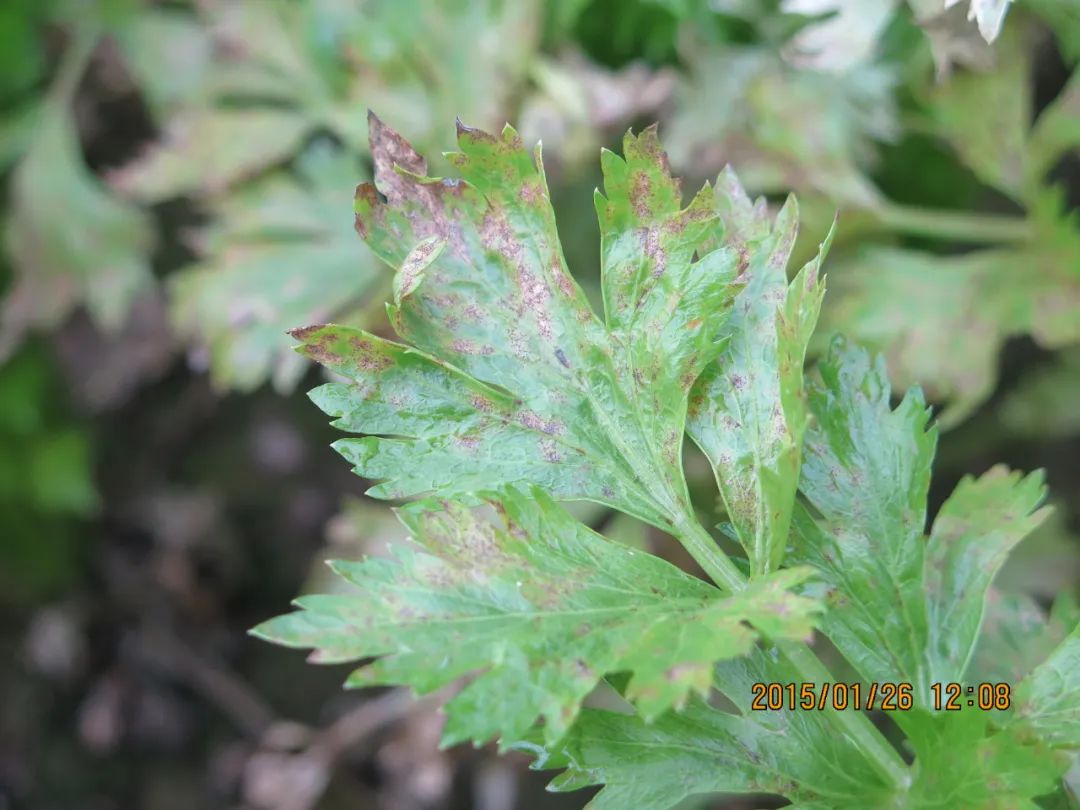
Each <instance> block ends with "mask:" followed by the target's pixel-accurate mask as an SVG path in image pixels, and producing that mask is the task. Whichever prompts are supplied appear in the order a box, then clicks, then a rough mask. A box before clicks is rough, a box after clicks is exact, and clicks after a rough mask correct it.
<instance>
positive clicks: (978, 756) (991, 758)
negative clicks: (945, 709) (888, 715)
mask: <svg viewBox="0 0 1080 810" xmlns="http://www.w3.org/2000/svg"><path fill="white" fill-rule="evenodd" d="M994 714H996V713H991V712H984V711H979V710H978V709H973V710H966V709H961V710H960V711H959V712H950V713H943V714H937V715H927V714H923V713H921V712H902V713H900V714H899V715H897V719H898V720H899V721H900V722H901V724H902V725H903V726H904V729H905V731H906V732H907V733H908V735H909V739H910V740H911V745H912V748H913V749H914V751H915V768H914V780H913V784H912V786H911V792H910V795H909V797H908V798H907V803H906V804H904V805H901V806H902V807H905V808H918V809H919V810H923V809H924V808H925V810H953V808H965V810H968V809H970V810H1036V808H1037V807H1038V805H1036V804H1035V803H1034V802H1033V801H1031V800H1032V799H1033V798H1034V797H1036V796H1042V795H1044V794H1047V793H1051V792H1052V791H1054V790H1055V789H1056V788H1057V787H1058V784H1059V779H1060V778H1061V776H1062V775H1063V774H1064V773H1065V771H1066V770H1067V769H1068V765H1069V762H1068V759H1067V757H1065V756H1063V755H1062V754H1061V753H1060V752H1055V751H1052V750H1050V749H1049V748H1047V747H1045V746H1043V745H1039V744H1029V743H1028V742H1027V741H1023V740H1021V739H1020V738H1019V737H1018V736H1017V735H1016V734H1014V733H1012V731H1010V730H1003V731H994V730H992V729H991V727H990V724H991V720H992V717H993V715H994Z"/></svg>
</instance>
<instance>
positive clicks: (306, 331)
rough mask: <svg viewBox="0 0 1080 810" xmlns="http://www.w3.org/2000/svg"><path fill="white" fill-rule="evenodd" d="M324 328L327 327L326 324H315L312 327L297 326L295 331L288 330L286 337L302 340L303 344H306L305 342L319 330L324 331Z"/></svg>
mask: <svg viewBox="0 0 1080 810" xmlns="http://www.w3.org/2000/svg"><path fill="white" fill-rule="evenodd" d="M326 326H327V324H325V323H317V324H313V325H312V326H298V327H296V328H295V329H290V330H288V335H289V336H290V337H293V338H296V339H297V340H302V341H304V342H307V340H308V339H309V338H310V337H311V336H312V335H314V334H315V333H316V332H318V331H319V330H320V329H325V328H326Z"/></svg>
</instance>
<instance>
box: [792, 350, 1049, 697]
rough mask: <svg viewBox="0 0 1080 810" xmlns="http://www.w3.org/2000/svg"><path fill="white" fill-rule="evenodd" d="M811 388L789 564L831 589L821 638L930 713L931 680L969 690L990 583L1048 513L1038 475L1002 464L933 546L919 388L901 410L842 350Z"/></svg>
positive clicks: (878, 376)
mask: <svg viewBox="0 0 1080 810" xmlns="http://www.w3.org/2000/svg"><path fill="white" fill-rule="evenodd" d="M819 368H820V372H821V377H822V382H821V383H820V384H815V385H813V386H811V393H810V408H811V411H812V412H813V414H814V416H815V418H816V420H817V421H816V424H815V425H814V426H813V427H812V428H811V429H810V430H809V431H808V432H807V436H806V445H805V447H804V451H803V455H804V461H803V467H802V480H801V482H800V489H801V490H802V492H803V493H804V494H805V495H806V497H807V498H808V500H809V501H810V503H811V504H812V505H813V507H814V509H815V510H816V511H817V512H818V513H819V514H820V519H816V518H815V517H814V516H813V515H812V514H811V513H810V511H809V510H808V509H805V508H801V509H799V510H797V511H796V514H795V520H794V526H795V531H796V535H797V538H798V539H797V543H796V549H795V552H794V554H793V557H794V558H795V559H796V560H798V561H800V562H807V563H810V564H812V565H814V566H815V567H816V568H818V570H819V571H821V572H822V574H823V575H824V577H825V580H826V582H827V585H828V588H829V599H828V601H829V603H830V610H829V612H828V614H827V615H826V617H825V619H824V622H823V629H824V630H825V632H826V633H827V635H829V637H830V639H832V641H833V642H834V643H835V644H836V645H837V647H839V649H840V650H841V652H842V653H843V654H844V656H845V657H846V658H847V659H848V660H849V661H850V662H851V663H852V664H853V665H854V666H855V667H856V669H858V671H859V672H860V674H861V675H862V676H863V677H864V678H866V679H867V680H870V681H878V682H883V681H888V680H892V681H896V680H903V681H907V682H910V683H912V684H913V685H914V692H915V700H916V701H917V702H918V703H919V704H920V705H922V706H923V707H926V708H928V707H930V706H931V705H932V703H931V698H930V684H931V683H935V682H940V683H947V682H952V681H962V680H963V677H964V673H965V670H966V667H967V663H968V660H969V659H970V657H971V654H972V651H973V649H974V646H975V643H976V640H977V637H978V632H979V627H980V625H981V622H982V615H983V610H984V604H985V599H986V593H987V590H988V589H989V586H990V582H991V580H992V578H993V576H994V574H996V573H997V571H998V569H999V568H1000V567H1001V565H1002V563H1003V562H1004V560H1005V556H1006V555H1007V553H1008V551H1009V549H1011V548H1012V547H1013V546H1014V545H1015V544H1016V543H1017V542H1019V541H1020V540H1021V539H1022V538H1023V537H1024V536H1025V535H1027V534H1028V533H1029V532H1030V531H1031V530H1032V529H1033V528H1034V527H1035V526H1037V525H1038V524H1039V523H1040V522H1041V520H1042V519H1043V518H1044V517H1045V515H1046V510H1037V507H1038V505H1039V504H1040V503H1041V501H1042V500H1043V498H1044V496H1045V487H1044V486H1043V483H1042V476H1041V474H1039V473H1034V474H1031V475H1029V476H1027V477H1026V478H1021V477H1020V475H1019V474H1017V473H1010V472H1008V471H1007V470H1005V469H1004V468H1003V467H995V468H993V469H991V470H990V471H989V472H987V473H986V474H985V475H983V476H982V477H981V478H979V479H971V478H965V479H964V480H963V481H961V482H960V484H959V485H958V486H957V488H956V490H955V491H954V493H953V494H952V496H951V497H950V498H949V499H948V500H947V501H946V503H945V505H944V506H943V507H942V509H941V511H940V513H939V514H938V516H937V519H936V520H935V522H934V527H933V530H932V532H931V535H930V538H929V540H924V537H923V527H924V524H925V520H926V497H927V489H928V486H929V481H930V465H931V461H932V458H933V453H934V445H935V440H936V429H934V428H930V429H929V430H927V420H928V418H929V414H928V411H927V410H926V407H925V405H924V403H923V400H922V397H921V394H920V393H919V392H918V391H917V390H913V391H909V392H908V394H907V396H905V397H904V399H903V401H902V402H901V403H900V405H899V406H898V407H897V408H896V410H892V409H891V408H890V404H889V396H890V388H889V384H888V380H887V378H886V375H885V368H884V364H883V362H881V359H880V358H878V360H877V361H876V362H872V361H871V359H870V356H869V355H868V354H867V353H866V352H864V351H861V350H858V349H856V348H853V347H851V346H849V345H847V344H846V342H845V341H843V340H842V339H840V338H837V339H836V341H834V344H833V347H832V350H831V352H830V355H829V357H828V358H827V359H826V360H825V361H823V362H822V364H821V365H820V367H819Z"/></svg>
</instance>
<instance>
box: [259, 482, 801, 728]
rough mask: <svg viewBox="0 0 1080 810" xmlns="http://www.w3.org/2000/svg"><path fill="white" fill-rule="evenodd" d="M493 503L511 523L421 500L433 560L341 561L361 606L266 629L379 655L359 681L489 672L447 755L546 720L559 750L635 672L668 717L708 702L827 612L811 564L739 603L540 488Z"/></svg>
mask: <svg viewBox="0 0 1080 810" xmlns="http://www.w3.org/2000/svg"><path fill="white" fill-rule="evenodd" d="M485 500H486V502H487V503H488V504H489V505H490V506H492V507H494V508H496V509H498V510H499V511H500V513H501V514H502V525H497V524H496V523H493V522H490V521H484V520H480V519H478V518H477V517H476V516H475V515H474V514H473V513H471V512H469V511H468V510H467V509H465V508H464V507H461V506H457V505H454V504H451V503H447V502H420V503H417V504H411V505H409V506H407V507H404V508H403V509H402V510H401V511H400V514H401V517H402V520H403V522H404V523H405V525H406V526H407V527H408V528H409V530H410V531H411V533H412V536H413V539H414V540H415V542H416V543H417V544H418V545H419V549H403V550H401V551H400V552H399V556H398V559H397V560H396V561H393V562H391V561H386V560H368V561H365V562H361V563H350V562H337V563H335V564H334V568H335V570H336V571H337V572H338V573H339V574H341V575H342V576H343V577H345V578H346V579H348V580H349V581H350V582H352V583H353V584H354V585H356V586H357V587H358V588H359V590H358V591H356V592H355V595H353V594H350V595H339V596H308V597H303V598H301V599H300V600H299V601H298V604H299V606H300V607H301V608H302V610H301V611H300V612H298V613H294V614H291V615H289V616H284V617H281V618H278V619H274V620H272V621H270V622H267V623H266V624H263V625H260V627H258V628H256V630H255V631H254V632H255V633H256V634H257V635H260V636H262V637H264V638H267V639H270V640H273V641H277V642H280V643H284V644H288V645H290V646H299V647H313V648H315V650H316V652H315V654H314V657H315V660H319V661H327V662H337V661H353V660H358V659H361V658H367V657H372V656H378V658H377V660H376V661H374V662H373V663H370V664H368V665H366V666H364V667H362V668H360V669H359V670H357V671H356V672H354V673H353V675H352V676H351V677H350V679H349V683H350V684H351V685H353V686H360V685H373V684H391V683H401V684H408V685H410V686H412V687H414V688H415V689H417V690H418V691H420V692H429V691H432V690H434V689H437V688H439V687H442V686H444V685H446V684H448V683H450V682H451V681H453V680H454V679H456V678H458V677H460V676H462V675H465V674H469V673H475V672H479V671H481V670H482V671H483V674H480V675H478V676H477V677H476V678H475V679H474V680H472V681H471V682H470V683H469V685H468V686H466V687H465V688H464V689H463V690H462V691H461V692H460V693H459V694H458V695H457V696H456V697H455V698H454V699H453V700H451V701H450V703H449V704H448V706H447V713H448V722H447V725H446V729H445V731H444V742H445V743H447V744H450V743H454V742H459V741H462V740H466V739H472V740H476V741H478V742H482V741H485V740H488V739H491V738H492V737H495V736H497V735H500V734H501V735H503V737H504V738H506V739H510V740H514V739H518V738H520V737H521V736H522V735H524V734H525V733H526V732H527V731H528V729H529V728H530V727H531V726H532V724H533V723H534V722H535V721H536V719H537V717H542V718H543V720H544V737H545V739H546V740H547V742H549V743H554V742H555V741H556V740H558V739H559V738H561V737H562V736H563V734H564V733H565V732H566V730H567V728H568V727H569V726H570V724H571V723H572V722H573V720H574V718H575V717H576V715H577V713H578V709H579V706H580V703H581V701H582V700H583V699H584V698H585V696H586V695H588V694H589V692H591V691H592V689H593V688H594V687H595V686H596V685H597V683H598V681H599V679H600V678H601V677H603V675H605V674H606V673H609V672H628V673H631V677H630V681H629V686H628V688H627V695H628V697H629V698H630V699H631V700H632V701H633V702H634V703H635V705H636V706H637V708H638V710H639V711H640V713H641V715H642V717H643V718H644V719H645V720H646V721H649V720H653V719H656V718H657V717H659V716H660V715H661V714H662V713H663V712H665V711H666V710H667V709H669V708H671V707H672V706H680V705H682V704H683V703H685V701H686V700H687V698H688V697H689V696H690V695H692V694H695V693H696V694H700V695H705V694H707V693H708V690H709V686H710V684H711V681H712V668H713V665H714V663H715V662H716V661H718V660H720V659H724V658H729V657H733V656H739V655H745V654H746V653H747V652H749V651H750V650H751V649H752V648H753V645H754V642H755V639H756V637H757V632H755V630H752V629H750V626H748V625H752V626H753V627H754V628H756V630H757V631H759V632H761V633H765V634H767V635H769V636H770V637H772V638H805V637H806V636H808V635H809V633H810V631H811V626H812V625H811V622H812V619H813V614H814V611H815V609H816V605H815V603H814V602H813V601H812V600H809V599H804V598H802V597H797V596H795V595H793V594H791V593H790V592H789V589H790V588H791V587H792V586H794V585H796V584H798V583H799V582H800V581H802V580H803V579H804V578H805V576H806V574H807V569H792V570H788V571H784V572H782V573H777V574H774V575H772V576H770V577H768V578H765V579H761V580H759V581H758V582H755V583H754V584H752V585H751V586H749V587H748V588H747V589H745V590H743V591H741V592H740V593H739V594H737V595H734V596H728V597H725V596H723V595H722V594H721V593H720V591H718V590H717V589H716V588H715V587H713V586H711V585H708V584H706V583H705V582H703V581H701V580H699V579H696V578H694V577H692V576H690V575H688V574H685V573H683V572H682V571H680V570H679V569H677V568H675V567H674V566H672V565H671V564H670V563H667V562H664V561H663V560H661V559H659V558H658V557H654V556H652V555H650V554H644V553H641V552H635V551H634V550H632V549H629V548H627V547H626V546H623V545H621V544H618V543H615V542H612V541H608V540H605V539H604V538H603V537H601V536H600V535H597V534H595V533H593V532H592V531H590V530H589V529H587V528H585V527H584V526H583V525H582V524H580V523H578V522H577V521H575V520H574V519H573V518H571V517H570V516H569V515H568V514H566V512H564V511H563V510H562V509H561V508H559V507H557V506H556V505H555V504H554V503H553V502H552V501H551V500H550V499H549V498H548V497H547V496H546V495H544V494H543V492H541V491H540V490H536V489H534V490H533V491H532V492H530V493H528V494H523V493H519V492H515V491H512V490H511V491H507V492H506V493H505V494H503V495H501V496H500V497H498V498H495V497H486V498H485Z"/></svg>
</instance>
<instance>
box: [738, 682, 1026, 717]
mask: <svg viewBox="0 0 1080 810" xmlns="http://www.w3.org/2000/svg"><path fill="white" fill-rule="evenodd" d="M751 692H752V696H753V699H752V700H751V702H750V709H751V710H752V711H762V712H763V711H780V710H781V709H788V710H790V711H795V710H802V711H819V712H820V711H825V710H826V709H835V710H836V711H846V710H847V709H854V710H856V711H862V710H865V711H875V710H876V711H882V712H906V711H909V710H910V709H912V708H914V706H915V688H914V687H913V686H912V685H911V684H910V683H906V682H904V681H899V682H897V683H890V682H887V681H886V682H884V683H869V684H863V683H829V682H824V683H760V682H759V683H755V684H753V685H752V686H751ZM930 705H931V707H932V708H933V710H934V711H948V712H954V711H960V710H961V709H965V708H968V709H980V710H982V711H991V710H996V711H1004V710H1005V709H1008V708H1009V707H1010V706H1011V705H1012V687H1011V686H1010V685H1009V684H1007V683H979V684H971V685H966V684H962V683H933V684H930Z"/></svg>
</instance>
